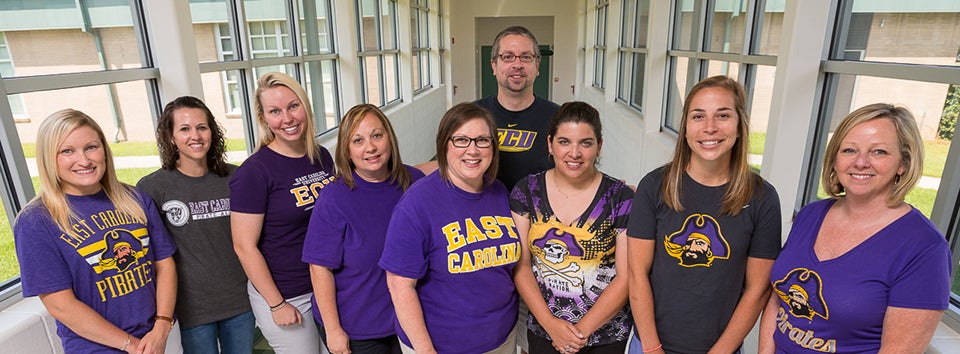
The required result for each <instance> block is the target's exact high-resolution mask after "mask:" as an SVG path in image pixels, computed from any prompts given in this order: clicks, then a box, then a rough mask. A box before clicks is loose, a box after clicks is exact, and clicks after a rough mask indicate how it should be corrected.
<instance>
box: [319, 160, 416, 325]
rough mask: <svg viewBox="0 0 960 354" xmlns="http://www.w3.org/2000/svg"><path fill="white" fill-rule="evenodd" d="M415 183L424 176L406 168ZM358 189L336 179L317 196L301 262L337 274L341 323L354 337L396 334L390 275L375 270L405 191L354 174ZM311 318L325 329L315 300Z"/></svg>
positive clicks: (398, 187) (335, 276) (338, 306)
mask: <svg viewBox="0 0 960 354" xmlns="http://www.w3.org/2000/svg"><path fill="white" fill-rule="evenodd" d="M405 167H406V168H407V170H408V171H410V175H411V177H413V179H414V180H417V179H420V178H421V177H423V172H420V170H418V169H415V168H413V167H410V166H405ZM353 181H354V188H353V190H350V187H348V186H347V184H346V183H344V182H343V180H342V179H337V180H336V181H333V183H331V184H330V185H328V186H327V187H326V188H324V192H323V193H321V194H320V197H318V198H317V206H316V207H315V208H314V209H313V214H312V215H311V216H310V227H308V228H307V237H306V240H305V241H304V242H303V261H304V262H307V263H310V264H316V265H320V266H324V267H327V268H330V269H332V270H333V274H334V275H333V278H334V282H335V283H336V289H337V290H336V296H337V310H338V312H339V315H340V325H341V326H343V330H344V331H345V332H347V335H349V336H350V338H351V339H373V338H383V337H386V336H391V335H393V334H394V333H395V332H394V328H393V321H394V318H395V317H396V316H395V314H394V312H393V302H391V301H390V291H389V290H388V289H387V277H386V273H385V272H384V271H383V269H380V267H379V266H377V261H378V260H380V255H381V254H382V253H383V242H384V240H385V239H386V237H387V225H388V224H389V223H390V214H392V213H393V207H394V206H396V205H397V201H399V200H400V196H401V195H403V189H401V188H400V186H399V185H397V184H394V183H390V181H389V180H387V181H384V182H379V183H372V182H367V181H364V180H363V178H360V176H358V175H357V173H356V172H354V173H353ZM310 301H311V302H312V303H313V318H315V319H316V320H317V322H318V323H320V324H321V325H322V324H323V319H322V318H321V317H320V311H319V309H318V308H317V298H316V296H315V295H314V296H311V299H310Z"/></svg>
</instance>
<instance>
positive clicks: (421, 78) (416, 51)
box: [410, 0, 431, 93]
mask: <svg viewBox="0 0 960 354" xmlns="http://www.w3.org/2000/svg"><path fill="white" fill-rule="evenodd" d="M429 16H430V0H412V1H410V20H411V21H410V36H411V38H410V42H411V43H413V54H412V57H413V60H412V62H413V63H412V66H413V92H414V93H419V92H420V91H423V90H424V89H426V88H428V87H431V85H430V31H429V25H428V24H429V23H430V17H429Z"/></svg>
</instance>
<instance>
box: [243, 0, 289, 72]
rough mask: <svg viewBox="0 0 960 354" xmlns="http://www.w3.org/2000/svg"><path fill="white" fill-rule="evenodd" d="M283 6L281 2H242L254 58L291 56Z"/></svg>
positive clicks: (283, 2)
mask: <svg viewBox="0 0 960 354" xmlns="http://www.w3.org/2000/svg"><path fill="white" fill-rule="evenodd" d="M285 4H286V1H283V0H244V2H243V6H244V14H245V16H246V19H245V21H244V22H245V23H247V27H248V29H249V32H250V33H249V36H250V38H249V40H250V42H251V49H252V50H251V51H252V53H251V54H253V57H254V58H274V57H282V56H287V55H292V51H291V50H290V47H291V45H290V35H289V32H290V30H289V26H290V25H289V22H287V21H288V18H287V7H286V5H285Z"/></svg>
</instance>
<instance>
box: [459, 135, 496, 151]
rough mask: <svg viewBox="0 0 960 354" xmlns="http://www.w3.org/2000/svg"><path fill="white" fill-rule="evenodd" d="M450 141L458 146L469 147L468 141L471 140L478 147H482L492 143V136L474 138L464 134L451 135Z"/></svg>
mask: <svg viewBox="0 0 960 354" xmlns="http://www.w3.org/2000/svg"><path fill="white" fill-rule="evenodd" d="M450 142H451V143H453V146H456V147H458V148H466V147H470V143H471V142H473V144H474V145H476V146H477V148H478V149H483V148H488V147H490V146H492V145H493V137H489V136H478V137H476V138H468V137H465V136H452V137H450Z"/></svg>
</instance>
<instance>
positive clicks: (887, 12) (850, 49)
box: [833, 0, 960, 65]
mask: <svg viewBox="0 0 960 354" xmlns="http://www.w3.org/2000/svg"><path fill="white" fill-rule="evenodd" d="M943 6H945V5H944V4H940V2H937V1H904V2H891V3H887V2H877V1H864V0H854V1H853V6H852V8H853V13H852V14H850V16H849V17H848V18H849V20H848V21H845V23H844V24H843V31H842V32H841V33H842V34H841V36H842V38H843V39H844V44H845V45H844V46H843V52H841V53H835V54H834V56H833V57H834V58H835V59H841V58H842V59H846V60H862V61H878V62H896V63H910V64H933V65H955V64H956V63H957V61H958V59H960V41H958V40H957V38H960V25H958V23H960V13H958V12H956V11H950V12H947V11H943V10H940V9H939V8H942V7H943Z"/></svg>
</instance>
